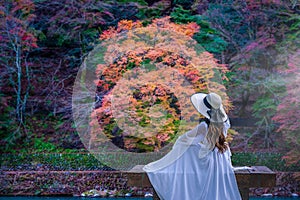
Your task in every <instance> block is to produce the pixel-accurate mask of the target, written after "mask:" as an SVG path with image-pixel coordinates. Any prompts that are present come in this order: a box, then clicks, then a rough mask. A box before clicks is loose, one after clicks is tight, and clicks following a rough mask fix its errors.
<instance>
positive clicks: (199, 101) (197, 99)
mask: <svg viewBox="0 0 300 200" xmlns="http://www.w3.org/2000/svg"><path fill="white" fill-rule="evenodd" d="M206 96H207V94H205V93H195V94H193V95H192V96H191V97H190V99H191V102H192V104H193V106H194V107H195V109H196V110H197V111H198V112H199V113H200V114H201V115H203V116H204V117H206V118H208V119H210V116H209V115H208V112H207V111H209V110H210V109H209V108H207V107H206V105H205V104H204V102H203V99H204V98H205V97H206ZM220 110H221V112H222V113H223V114H224V117H223V118H222V120H223V122H225V121H226V120H227V114H226V112H225V110H224V108H223V105H221V107H220Z"/></svg>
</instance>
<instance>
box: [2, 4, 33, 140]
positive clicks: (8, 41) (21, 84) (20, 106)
mask: <svg viewBox="0 0 300 200" xmlns="http://www.w3.org/2000/svg"><path fill="white" fill-rule="evenodd" d="M34 9H35V7H34V3H33V2H32V1H30V0H21V1H10V0H7V1H4V2H3V4H2V5H1V6H0V16H1V18H0V33H1V36H0V40H1V44H0V49H1V53H0V66H1V68H2V69H4V70H2V71H1V74H0V76H1V86H2V85H6V84H8V85H10V87H11V88H12V89H13V90H12V92H11V95H13V96H14V100H13V102H12V103H11V104H9V105H8V104H7V105H6V106H7V108H3V109H2V110H3V111H4V115H6V116H10V120H7V122H9V124H10V125H11V126H10V127H7V128H6V131H11V133H9V135H8V136H7V137H6V139H7V141H8V142H10V143H14V142H15V141H16V140H17V139H19V138H21V137H22V136H24V133H26V132H27V131H26V124H25V123H26V122H25V117H26V111H25V109H26V105H27V100H28V97H29V92H30V90H31V83H32V81H31V79H32V73H31V67H32V63H31V62H30V60H29V58H28V57H29V54H30V53H31V51H32V49H35V48H37V47H38V46H37V38H36V37H35V36H34V29H32V27H31V26H30V23H31V22H32V21H33V20H34V18H35V15H34V14H33V12H34ZM11 105H13V106H11ZM1 106H5V103H4V104H1ZM12 107H13V109H12ZM2 131H3V129H2V130H1V133H2Z"/></svg>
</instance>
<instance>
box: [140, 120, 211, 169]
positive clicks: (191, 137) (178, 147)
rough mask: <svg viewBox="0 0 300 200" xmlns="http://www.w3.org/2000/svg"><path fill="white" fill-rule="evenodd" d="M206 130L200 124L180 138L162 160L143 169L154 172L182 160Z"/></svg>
mask: <svg viewBox="0 0 300 200" xmlns="http://www.w3.org/2000/svg"><path fill="white" fill-rule="evenodd" d="M204 130H206V127H205V124H204V123H200V124H198V125H197V126H196V127H195V128H193V129H192V130H189V131H187V132H186V133H184V134H183V135H181V136H179V137H178V139H177V140H176V142H175V144H174V146H173V147H172V150H171V151H170V152H169V153H167V154H166V155H165V156H164V157H162V158H161V159H159V160H157V161H154V162H151V163H149V164H147V165H145V166H144V167H143V170H144V171H146V172H154V171H157V170H160V169H162V168H164V167H167V166H168V165H171V164H172V163H173V162H174V161H176V160H177V159H178V158H180V157H181V156H182V155H183V154H184V152H185V151H186V150H187V149H188V148H189V147H190V146H191V145H192V144H193V142H195V140H198V138H199V137H203V135H204V134H203V131H204Z"/></svg>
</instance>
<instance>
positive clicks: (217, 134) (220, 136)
mask: <svg viewBox="0 0 300 200" xmlns="http://www.w3.org/2000/svg"><path fill="white" fill-rule="evenodd" d="M223 132H224V124H223V122H222V123H220V122H210V123H209V126H208V133H207V135H206V139H207V141H208V144H209V147H210V148H209V149H210V150H213V149H214V148H215V147H217V148H218V149H219V152H221V153H224V152H225V151H226V150H227V148H228V144H227V142H226V139H225V136H224V133H223Z"/></svg>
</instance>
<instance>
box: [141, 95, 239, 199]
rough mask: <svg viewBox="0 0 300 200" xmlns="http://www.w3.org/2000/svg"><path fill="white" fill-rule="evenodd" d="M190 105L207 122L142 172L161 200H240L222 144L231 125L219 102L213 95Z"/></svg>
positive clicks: (226, 149) (196, 98)
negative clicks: (145, 173)
mask: <svg viewBox="0 0 300 200" xmlns="http://www.w3.org/2000/svg"><path fill="white" fill-rule="evenodd" d="M191 102H192V104H193V105H194V107H195V108H196V110H197V111H198V112H200V113H201V114H202V115H203V116H205V117H206V119H205V120H204V121H203V122H201V123H200V124H198V125H197V126H196V127H195V128H194V129H192V130H190V131H188V132H186V133H185V134H183V135H181V136H180V137H179V138H178V139H177V140H176V142H175V144H174V146H173V148H172V150H171V151H170V152H169V153H168V154H167V155H165V156H164V157H163V158H161V159H160V160H158V161H155V162H152V163H149V164H148V165H145V167H144V168H143V169H144V171H146V172H147V175H148V177H149V179H150V181H151V183H152V185H153V187H154V189H155V191H156V193H157V194H158V196H159V197H160V199H162V200H167V199H170V200H240V199H241V196H240V193H239V190H238V187H237V183H236V179H235V175H234V171H233V167H232V164H231V158H230V156H231V152H230V149H229V146H228V144H227V143H226V142H225V138H226V136H227V130H228V129H229V127H230V122H229V119H228V117H227V115H226V113H225V111H224V108H223V105H222V99H221V97H220V96H219V95H217V94H215V93H209V94H203V93H196V94H193V95H192V96H191Z"/></svg>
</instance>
